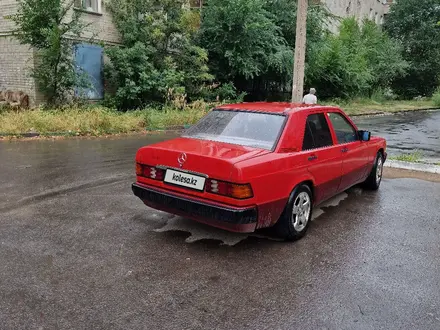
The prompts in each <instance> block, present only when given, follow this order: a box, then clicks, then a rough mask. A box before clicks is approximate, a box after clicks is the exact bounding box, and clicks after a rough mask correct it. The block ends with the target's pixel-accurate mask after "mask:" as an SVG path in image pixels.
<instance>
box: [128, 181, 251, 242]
mask: <svg viewBox="0 0 440 330" xmlns="http://www.w3.org/2000/svg"><path fill="white" fill-rule="evenodd" d="M132 190H133V193H134V195H135V196H137V197H139V198H140V199H141V200H142V201H143V202H144V203H145V204H146V205H148V206H150V207H152V208H154V209H157V210H161V211H165V212H168V213H172V214H176V215H180V216H183V217H186V218H190V219H193V220H195V221H198V222H202V223H205V224H208V225H211V226H214V227H217V228H221V229H225V230H229V231H233V232H242V233H249V232H253V231H255V228H256V225H257V220H258V213H257V208H256V207H250V208H234V207H226V206H222V205H216V204H211V203H207V202H203V201H200V200H195V199H191V198H188V197H185V196H179V195H177V194H172V193H169V192H165V191H161V190H159V189H156V188H151V187H148V186H145V185H142V184H138V183H133V184H132Z"/></svg>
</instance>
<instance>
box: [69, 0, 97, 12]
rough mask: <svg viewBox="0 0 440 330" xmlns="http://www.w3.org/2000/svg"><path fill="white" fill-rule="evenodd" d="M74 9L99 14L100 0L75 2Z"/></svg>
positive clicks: (76, 0)
mask: <svg viewBox="0 0 440 330" xmlns="http://www.w3.org/2000/svg"><path fill="white" fill-rule="evenodd" d="M75 8H79V9H84V10H87V11H90V12H94V13H100V12H101V0H75Z"/></svg>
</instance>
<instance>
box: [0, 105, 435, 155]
mask: <svg viewBox="0 0 440 330" xmlns="http://www.w3.org/2000/svg"><path fill="white" fill-rule="evenodd" d="M324 104H327V105H339V106H340V107H341V108H342V109H344V110H345V111H346V112H347V113H348V114H350V115H359V114H374V113H384V112H385V113H386V112H388V113H392V112H397V111H402V110H416V109H420V108H434V106H433V103H432V101H424V100H423V101H383V102H375V101H372V100H365V99H358V100H354V101H351V102H346V101H338V102H326V103H324ZM214 106H215V104H209V103H206V102H204V101H196V102H194V103H191V104H189V105H187V106H186V107H185V108H184V109H183V110H177V109H174V108H166V109H164V110H156V109H143V110H136V111H128V112H118V111H116V110H111V109H108V108H105V107H102V106H93V107H92V106H90V107H86V108H84V107H83V108H81V107H70V108H66V109H63V110H43V109H40V108H37V109H34V110H25V111H20V112H15V111H11V110H4V109H3V110H2V109H0V136H1V135H8V136H14V135H19V134H22V133H29V132H36V133H39V134H40V135H43V136H51V135H74V136H75V135H94V136H99V135H108V134H120V133H130V132H142V131H145V130H157V129H166V128H170V127H177V126H178V127H181V126H185V125H191V124H194V123H196V122H197V121H198V120H199V119H200V118H202V117H203V116H204V115H205V114H206V113H207V112H208V111H209V110H210V109H211V108H213V107H214ZM401 157H404V158H405V159H406V157H409V156H405V155H402V156H401ZM413 158H414V157H410V158H409V159H413Z"/></svg>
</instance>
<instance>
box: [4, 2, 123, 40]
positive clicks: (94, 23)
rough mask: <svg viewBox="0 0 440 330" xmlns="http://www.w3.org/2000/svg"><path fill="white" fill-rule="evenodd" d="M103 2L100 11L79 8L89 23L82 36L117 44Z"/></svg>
mask: <svg viewBox="0 0 440 330" xmlns="http://www.w3.org/2000/svg"><path fill="white" fill-rule="evenodd" d="M0 1H1V0H0ZM105 3H106V1H101V8H100V9H101V11H100V13H93V12H87V11H83V10H81V13H82V19H83V21H84V22H85V23H88V24H90V25H89V26H87V27H86V29H85V30H84V32H83V34H82V37H83V38H85V39H90V37H92V36H93V37H94V39H95V41H103V42H104V43H107V44H117V43H119V41H120V39H119V33H118V31H117V30H116V27H115V25H114V24H113V20H112V16H111V14H110V12H109V11H108V10H107V7H106V4H105ZM73 10H77V9H73Z"/></svg>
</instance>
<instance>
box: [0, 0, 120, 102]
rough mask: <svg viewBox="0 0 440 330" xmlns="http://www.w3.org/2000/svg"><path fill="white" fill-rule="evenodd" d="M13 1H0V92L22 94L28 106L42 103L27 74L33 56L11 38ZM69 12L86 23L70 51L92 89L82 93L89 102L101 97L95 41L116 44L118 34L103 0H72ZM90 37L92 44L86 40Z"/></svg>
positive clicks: (99, 50)
mask: <svg viewBox="0 0 440 330" xmlns="http://www.w3.org/2000/svg"><path fill="white" fill-rule="evenodd" d="M17 6H18V2H17V0H1V1H0V13H1V14H0V90H2V89H10V90H13V91H23V92H25V93H27V94H28V95H29V99H30V103H31V105H35V104H38V103H40V102H43V101H44V97H43V95H41V93H39V92H38V89H37V86H36V84H35V81H34V79H33V78H32V77H31V71H32V69H33V68H34V64H35V60H36V53H35V51H34V50H33V49H32V48H30V47H29V46H27V45H21V44H20V43H19V42H18V40H17V39H16V38H14V37H13V36H12V32H13V31H14V30H15V28H16V27H15V26H14V23H13V22H12V21H11V20H10V19H8V16H9V15H13V14H15V13H16V11H17ZM72 10H78V11H81V12H82V13H83V15H82V19H83V20H84V21H85V22H87V23H90V25H89V26H88V28H87V30H86V31H84V33H83V35H82V36H81V37H80V38H79V39H78V40H77V41H78V43H77V44H76V45H75V47H74V49H73V50H72V56H74V58H75V62H76V65H77V66H78V67H80V68H82V69H83V70H84V71H85V72H87V73H88V75H89V76H90V78H91V82H92V85H93V87H92V88H90V89H89V90H88V91H86V95H87V97H88V98H89V99H91V100H98V99H102V98H103V94H104V86H103V77H102V68H103V49H102V47H101V46H99V45H98V42H104V43H105V44H117V43H118V42H119V34H118V32H117V30H116V28H115V26H114V25H113V22H112V17H111V15H110V13H109V12H108V11H107V10H106V8H105V2H104V1H103V0H75V5H74V8H73V9H72ZM92 35H94V40H95V41H96V43H94V44H90V43H88V42H87V40H89V39H90V37H91V36H92Z"/></svg>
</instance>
